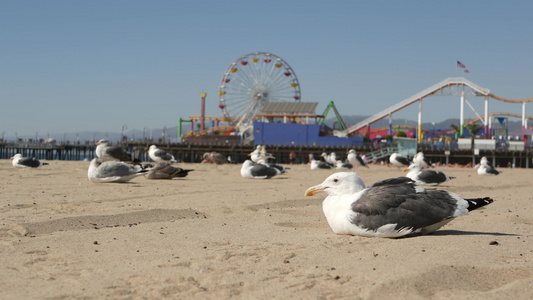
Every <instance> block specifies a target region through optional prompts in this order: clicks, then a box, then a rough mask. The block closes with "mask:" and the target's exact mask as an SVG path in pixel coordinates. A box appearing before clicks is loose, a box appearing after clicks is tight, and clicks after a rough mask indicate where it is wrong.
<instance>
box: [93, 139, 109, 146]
mask: <svg viewBox="0 0 533 300" xmlns="http://www.w3.org/2000/svg"><path fill="white" fill-rule="evenodd" d="M107 144H109V140H108V139H101V140H99V141H98V143H96V145H107Z"/></svg>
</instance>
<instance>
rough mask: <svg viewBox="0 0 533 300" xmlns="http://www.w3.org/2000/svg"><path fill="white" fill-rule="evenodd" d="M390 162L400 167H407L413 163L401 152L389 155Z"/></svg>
mask: <svg viewBox="0 0 533 300" xmlns="http://www.w3.org/2000/svg"><path fill="white" fill-rule="evenodd" d="M389 162H390V163H391V164H392V165H394V166H397V167H399V168H405V167H408V166H409V165H410V164H411V162H410V161H409V158H407V157H405V156H403V155H401V154H399V153H392V154H391V156H390V157H389Z"/></svg>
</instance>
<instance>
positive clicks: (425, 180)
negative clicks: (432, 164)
mask: <svg viewBox="0 0 533 300" xmlns="http://www.w3.org/2000/svg"><path fill="white" fill-rule="evenodd" d="M403 171H404V172H407V174H406V175H405V176H406V177H409V178H411V179H412V180H413V181H414V182H415V183H416V184H418V185H439V184H441V183H443V182H446V181H448V180H452V179H455V177H450V176H448V175H446V174H444V173H443V172H440V171H435V170H422V167H421V166H420V165H419V164H412V165H410V166H409V168H407V169H405V170H403Z"/></svg>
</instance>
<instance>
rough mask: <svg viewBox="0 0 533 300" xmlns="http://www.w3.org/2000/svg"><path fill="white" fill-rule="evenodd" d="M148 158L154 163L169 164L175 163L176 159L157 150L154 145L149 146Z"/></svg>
mask: <svg viewBox="0 0 533 300" xmlns="http://www.w3.org/2000/svg"><path fill="white" fill-rule="evenodd" d="M148 156H150V158H151V159H152V160H153V161H155V162H171V163H175V162H176V159H175V158H174V156H173V155H172V154H170V153H168V152H166V151H165V150H161V149H159V148H157V146H156V145H151V146H150V148H149V149H148Z"/></svg>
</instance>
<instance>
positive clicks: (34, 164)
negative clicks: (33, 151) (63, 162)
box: [11, 153, 48, 168]
mask: <svg viewBox="0 0 533 300" xmlns="http://www.w3.org/2000/svg"><path fill="white" fill-rule="evenodd" d="M11 159H12V160H13V167H16V168H38V167H41V166H44V165H47V164H48V163H43V162H41V161H40V160H38V159H37V158H35V157H23V156H22V154H20V153H17V154H15V155H14V156H13V157H11Z"/></svg>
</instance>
